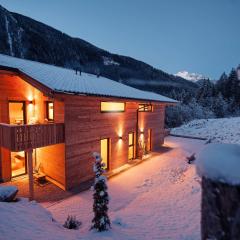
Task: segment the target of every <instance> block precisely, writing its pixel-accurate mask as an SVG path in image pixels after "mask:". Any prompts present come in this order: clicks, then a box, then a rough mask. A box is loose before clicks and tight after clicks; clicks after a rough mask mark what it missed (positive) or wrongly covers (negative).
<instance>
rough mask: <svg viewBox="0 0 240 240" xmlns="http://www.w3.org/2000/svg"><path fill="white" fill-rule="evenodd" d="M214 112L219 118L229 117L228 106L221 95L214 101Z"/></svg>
mask: <svg viewBox="0 0 240 240" xmlns="http://www.w3.org/2000/svg"><path fill="white" fill-rule="evenodd" d="M213 111H214V113H215V115H216V117H218V118H222V117H224V116H226V115H227V112H228V104H227V102H226V101H225V100H224V98H223V96H222V94H221V93H219V94H218V96H217V97H216V98H215V99H214V103H213Z"/></svg>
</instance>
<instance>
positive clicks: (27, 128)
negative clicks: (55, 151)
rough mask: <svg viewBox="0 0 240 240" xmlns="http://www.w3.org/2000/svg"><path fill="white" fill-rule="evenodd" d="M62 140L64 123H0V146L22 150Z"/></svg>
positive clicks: (61, 141) (12, 149)
mask: <svg viewBox="0 0 240 240" xmlns="http://www.w3.org/2000/svg"><path fill="white" fill-rule="evenodd" d="M63 142H64V123H50V124H33V125H10V124H4V123H0V146H2V147H5V148H8V149H9V150H11V151H15V152H17V151H24V150H27V149H32V148H39V147H45V146H49V145H53V144H57V143H63Z"/></svg>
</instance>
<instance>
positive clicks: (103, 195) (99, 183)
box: [91, 152, 111, 232]
mask: <svg viewBox="0 0 240 240" xmlns="http://www.w3.org/2000/svg"><path fill="white" fill-rule="evenodd" d="M93 157H94V160H95V163H94V166H93V171H94V173H95V182H94V186H93V188H94V194H93V200H94V203H93V212H94V218H93V220H92V226H91V229H96V230H97V231H99V232H102V231H107V230H108V229H109V228H110V227H111V224H110V219H109V217H108V203H109V196H108V192H107V184H106V181H107V180H106V177H105V176H103V175H102V174H103V173H104V166H105V164H104V163H102V158H101V156H100V154H99V153H96V152H95V153H93Z"/></svg>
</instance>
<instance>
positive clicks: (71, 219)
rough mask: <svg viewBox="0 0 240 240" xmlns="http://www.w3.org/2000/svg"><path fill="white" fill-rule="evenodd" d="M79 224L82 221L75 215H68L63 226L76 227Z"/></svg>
mask: <svg viewBox="0 0 240 240" xmlns="http://www.w3.org/2000/svg"><path fill="white" fill-rule="evenodd" d="M81 224H82V223H81V222H80V221H78V220H77V219H76V216H71V215H68V217H67V220H66V221H65V223H64V225H63V226H64V227H65V228H68V229H78V228H79V227H80V226H81Z"/></svg>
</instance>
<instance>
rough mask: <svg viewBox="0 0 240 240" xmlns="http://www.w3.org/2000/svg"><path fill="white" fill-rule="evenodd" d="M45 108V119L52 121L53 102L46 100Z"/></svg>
mask: <svg viewBox="0 0 240 240" xmlns="http://www.w3.org/2000/svg"><path fill="white" fill-rule="evenodd" d="M46 110H47V120H48V121H51V122H52V121H54V105H53V102H46Z"/></svg>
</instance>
